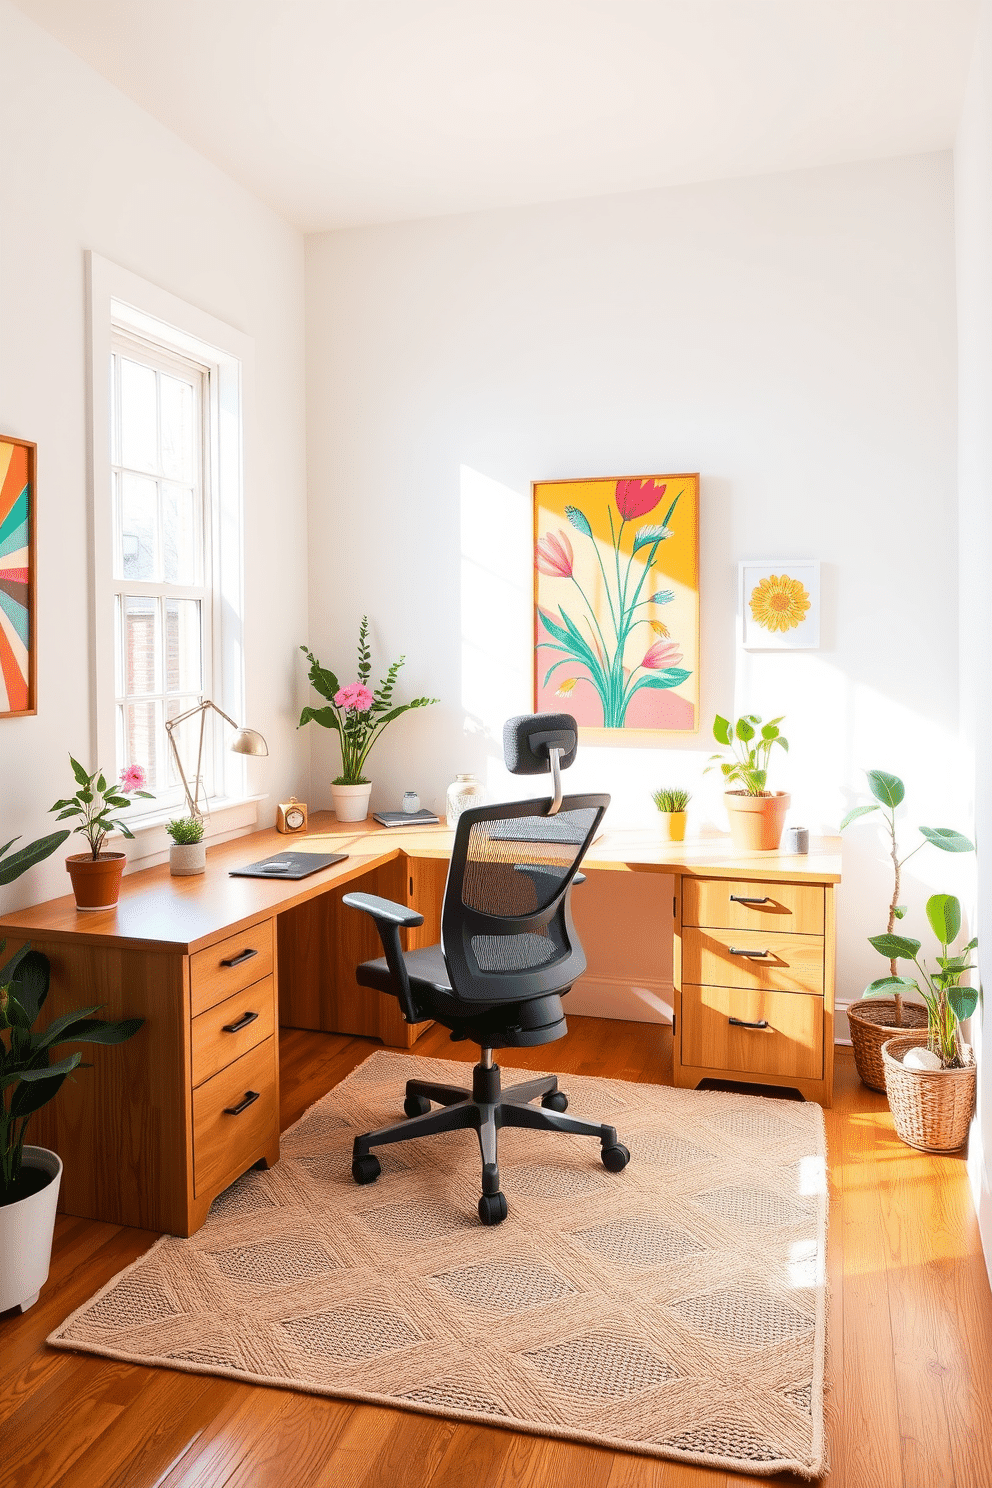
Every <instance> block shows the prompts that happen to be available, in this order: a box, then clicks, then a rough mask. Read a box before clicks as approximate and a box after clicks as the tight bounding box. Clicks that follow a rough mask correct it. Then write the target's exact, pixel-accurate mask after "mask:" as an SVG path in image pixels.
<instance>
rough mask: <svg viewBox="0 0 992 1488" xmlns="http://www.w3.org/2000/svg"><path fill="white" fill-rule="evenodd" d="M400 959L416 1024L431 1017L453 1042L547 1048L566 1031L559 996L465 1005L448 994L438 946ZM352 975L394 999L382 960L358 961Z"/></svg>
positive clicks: (447, 984) (428, 947) (362, 983)
mask: <svg viewBox="0 0 992 1488" xmlns="http://www.w3.org/2000/svg"><path fill="white" fill-rule="evenodd" d="M403 960H404V961H405V963H406V968H407V974H408V976H409V978H410V993H411V996H412V997H413V1002H414V1006H415V1008H416V1009H417V1011H418V1012H419V1013H420V1014H421V1018H420V1019H419V1020H418V1021H421V1022H426V1020H427V1019H428V1018H433V1019H434V1020H435V1022H438V1023H443V1024H444V1026H445V1027H446V1028H450V1029H452V1031H453V1032H454V1033H455V1036H456V1037H458V1038H472V1039H475V1041H476V1042H482V1043H486V1044H488V1045H489V1046H490V1047H493V1048H506V1047H508V1046H515V1047H530V1046H531V1045H534V1044H543V1043H550V1042H551V1041H552V1040H553V1039H557V1038H561V1037H562V1035H563V1034H564V1033H565V1032H566V1031H567V1030H566V1025H565V1017H564V1012H563V1010H562V1005H561V996H560V995H559V994H558V993H551V994H549V995H546V996H544V997H535V998H528V999H526V1000H523V1001H521V1002H466V1001H465V1000H464V999H463V998H461V997H458V996H457V995H456V994H455V993H454V992H453V991H452V987H451V982H450V980H449V978H448V971H447V967H446V966H445V964H444V953H443V952H442V950H441V947H440V946H439V945H433V946H425V947H424V948H423V949H422V950H419V951H404V952H403ZM355 976H356V979H357V981H358V983H359V985H360V986H362V987H375V988H376V989H377V990H378V991H380V992H388V993H390V994H391V995H392V996H393V997H395V996H396V984H395V982H394V981H393V977H392V973H391V972H390V970H389V966H388V965H387V963H386V958H385V956H380V957H378V958H377V959H376V960H375V961H363V962H362V964H361V966H359V967H358V970H357V971H356V973H355ZM566 990H567V989H566ZM490 1041H492V1042H491V1043H490Z"/></svg>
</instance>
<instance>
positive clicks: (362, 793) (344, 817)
mask: <svg viewBox="0 0 992 1488" xmlns="http://www.w3.org/2000/svg"><path fill="white" fill-rule="evenodd" d="M371 794H372V782H371V781H366V782H365V784H364V785H332V786H331V800H332V801H333V802H334V814H335V815H336V817H337V819H338V821H355V822H357V821H364V820H365V818H366V817H367V816H368V814H369V797H370V796H371Z"/></svg>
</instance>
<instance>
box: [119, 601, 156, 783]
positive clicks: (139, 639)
mask: <svg viewBox="0 0 992 1488" xmlns="http://www.w3.org/2000/svg"><path fill="white" fill-rule="evenodd" d="M157 632H158V600H157V599H154V598H146V597H145V596H144V595H134V594H128V595H125V597H124V681H125V684H126V691H127V692H128V694H129V695H131V696H134V695H137V696H139V697H140V696H141V694H142V693H146V692H159V691H160V690H161V686H160V683H159V681H158V670H159V669H158V667H157V665H156V662H157V659H158V650H159V645H158V634H157ZM136 763H137V764H139V765H140V764H143V763H144V762H143V761H142V760H140V759H139V760H137V761H136Z"/></svg>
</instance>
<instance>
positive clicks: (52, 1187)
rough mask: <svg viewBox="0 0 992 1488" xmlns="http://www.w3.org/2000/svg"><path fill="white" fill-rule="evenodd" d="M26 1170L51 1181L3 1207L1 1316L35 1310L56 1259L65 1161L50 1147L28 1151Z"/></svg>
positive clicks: (0, 1217) (0, 1226) (0, 1227)
mask: <svg viewBox="0 0 992 1488" xmlns="http://www.w3.org/2000/svg"><path fill="white" fill-rule="evenodd" d="M24 1167H25V1169H30V1168H38V1169H39V1170H40V1171H41V1172H42V1173H44V1174H46V1175H47V1179H48V1181H47V1183H46V1184H45V1186H44V1187H43V1188H40V1189H38V1191H37V1192H36V1193H32V1194H28V1196H27V1198H24V1199H18V1200H17V1202H16V1203H14V1204H2V1205H0V1312H6V1311H7V1309H8V1307H19V1308H20V1310H21V1311H22V1312H27V1310H28V1308H29V1307H33V1306H34V1304H35V1302H37V1300H38V1293H39V1292H40V1291H41V1289H42V1287H43V1286H44V1285H45V1282H46V1281H47V1280H48V1266H49V1262H50V1260H51V1256H52V1235H53V1234H54V1231H55V1206H56V1204H57V1203H58V1197H59V1184H60V1183H61V1181H62V1160H61V1158H59V1157H57V1156H56V1155H55V1153H54V1152H49V1151H48V1149H47V1147H25V1149H24Z"/></svg>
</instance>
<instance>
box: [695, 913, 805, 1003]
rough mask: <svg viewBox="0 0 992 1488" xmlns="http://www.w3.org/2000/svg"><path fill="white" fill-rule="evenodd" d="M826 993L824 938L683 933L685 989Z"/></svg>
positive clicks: (747, 932) (749, 932)
mask: <svg viewBox="0 0 992 1488" xmlns="http://www.w3.org/2000/svg"><path fill="white" fill-rule="evenodd" d="M692 982H701V983H706V984H708V985H711V986H715V987H756V988H761V989H765V990H767V991H770V992H813V993H816V994H817V995H821V996H822V993H823V939H822V937H819V936H815V935H782V934H780V933H778V932H776V931H767V930H696V929H688V930H686V929H683V932H682V984H683V986H685V985H686V983H692Z"/></svg>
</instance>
